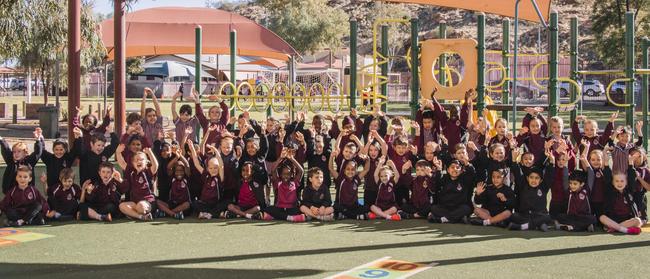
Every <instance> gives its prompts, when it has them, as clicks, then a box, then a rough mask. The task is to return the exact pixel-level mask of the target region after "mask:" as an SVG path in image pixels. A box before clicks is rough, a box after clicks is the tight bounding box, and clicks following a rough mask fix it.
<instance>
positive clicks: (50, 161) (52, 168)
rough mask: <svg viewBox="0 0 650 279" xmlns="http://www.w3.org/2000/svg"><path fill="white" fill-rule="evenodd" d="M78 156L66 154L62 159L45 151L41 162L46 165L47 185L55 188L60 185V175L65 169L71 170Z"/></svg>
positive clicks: (70, 153) (71, 153)
mask: <svg viewBox="0 0 650 279" xmlns="http://www.w3.org/2000/svg"><path fill="white" fill-rule="evenodd" d="M75 157H76V155H75V154H74V153H73V152H66V153H65V154H63V156H62V157H61V158H57V157H56V156H54V154H52V153H50V152H49V151H47V150H45V149H43V153H42V154H41V160H42V161H43V163H45V167H46V169H47V185H48V186H49V187H53V186H54V185H56V184H57V183H59V174H60V173H61V170H63V169H65V168H71V167H72V164H73V163H74V160H75Z"/></svg>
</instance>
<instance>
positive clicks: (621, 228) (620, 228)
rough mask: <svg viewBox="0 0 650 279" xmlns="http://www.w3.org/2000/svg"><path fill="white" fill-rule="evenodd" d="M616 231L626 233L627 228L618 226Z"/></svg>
mask: <svg viewBox="0 0 650 279" xmlns="http://www.w3.org/2000/svg"><path fill="white" fill-rule="evenodd" d="M618 231H619V232H622V233H627V228H626V227H623V226H618Z"/></svg>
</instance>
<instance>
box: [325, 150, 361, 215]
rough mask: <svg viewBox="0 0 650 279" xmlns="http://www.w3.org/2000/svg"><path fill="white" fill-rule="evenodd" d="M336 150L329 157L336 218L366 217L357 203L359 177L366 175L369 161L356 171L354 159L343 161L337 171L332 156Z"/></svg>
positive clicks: (335, 154)
mask: <svg viewBox="0 0 650 279" xmlns="http://www.w3.org/2000/svg"><path fill="white" fill-rule="evenodd" d="M337 153H338V150H334V151H333V152H332V155H331V158H330V165H329V169H330V175H332V178H334V187H335V189H336V199H335V201H334V211H335V214H336V218H337V219H345V218H349V219H357V220H364V219H366V215H365V212H366V210H365V209H364V208H363V207H362V206H361V205H359V198H358V195H359V187H360V186H361V179H362V178H363V177H365V176H366V174H367V173H368V171H369V169H370V161H369V160H366V163H365V166H364V168H363V170H362V171H360V172H359V171H357V162H356V161H354V160H349V161H348V160H346V161H343V166H342V168H341V170H342V171H340V172H339V171H338V170H337V167H336V165H335V164H336V163H335V160H334V158H336V156H337V155H338V154H337Z"/></svg>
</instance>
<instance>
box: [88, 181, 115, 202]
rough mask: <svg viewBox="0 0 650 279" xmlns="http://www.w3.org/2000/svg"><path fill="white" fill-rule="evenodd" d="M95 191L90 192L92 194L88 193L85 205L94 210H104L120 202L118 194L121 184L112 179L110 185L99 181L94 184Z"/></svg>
mask: <svg viewBox="0 0 650 279" xmlns="http://www.w3.org/2000/svg"><path fill="white" fill-rule="evenodd" d="M93 186H94V188H93V190H92V191H90V194H89V193H88V192H86V195H85V200H84V202H85V203H88V204H89V205H90V206H91V207H93V208H103V207H104V206H106V205H108V204H109V203H112V204H118V203H119V202H120V194H118V193H117V189H118V188H119V186H120V183H119V182H117V181H115V180H114V179H111V181H110V182H108V184H104V182H103V181H101V180H99V181H97V182H95V183H93Z"/></svg>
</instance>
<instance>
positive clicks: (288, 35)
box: [257, 0, 348, 53]
mask: <svg viewBox="0 0 650 279" xmlns="http://www.w3.org/2000/svg"><path fill="white" fill-rule="evenodd" d="M257 3H258V4H259V5H261V6H263V7H265V8H266V9H267V10H268V11H269V22H268V28H269V29H271V30H272V31H273V32H275V33H276V34H278V36H280V37H281V38H283V39H284V40H285V41H287V42H288V43H289V44H290V45H292V46H293V47H294V48H295V49H296V50H297V51H298V52H300V53H313V52H315V51H317V50H320V49H323V48H337V47H339V46H340V45H341V39H342V38H343V37H344V36H345V35H347V33H348V23H347V21H348V18H347V15H346V14H345V12H344V11H343V10H341V9H336V8H334V7H331V6H328V5H327V0H259V1H257Z"/></svg>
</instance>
